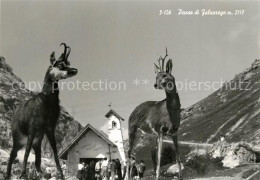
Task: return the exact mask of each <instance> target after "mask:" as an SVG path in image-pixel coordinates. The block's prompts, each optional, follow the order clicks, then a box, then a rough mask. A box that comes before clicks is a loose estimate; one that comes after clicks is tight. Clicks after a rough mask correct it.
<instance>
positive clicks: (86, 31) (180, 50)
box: [0, 0, 260, 130]
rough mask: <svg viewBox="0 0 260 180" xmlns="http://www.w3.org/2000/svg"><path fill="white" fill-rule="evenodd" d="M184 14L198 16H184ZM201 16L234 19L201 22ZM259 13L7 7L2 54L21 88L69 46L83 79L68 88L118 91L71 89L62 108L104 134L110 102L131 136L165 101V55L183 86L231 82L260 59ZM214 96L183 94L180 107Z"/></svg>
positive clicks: (244, 8) (112, 4) (194, 5)
mask: <svg viewBox="0 0 260 180" xmlns="http://www.w3.org/2000/svg"><path fill="white" fill-rule="evenodd" d="M180 9H182V10H183V11H192V12H193V13H195V11H196V10H197V9H198V10H199V12H200V13H199V15H195V14H193V15H179V14H178V13H179V11H180ZM203 9H205V10H206V11H208V10H209V9H210V11H225V12H228V11H230V12H231V13H233V15H223V16H219V15H206V16H202V11H203ZM259 9H260V2H259V1H213V0H211V1H204V0H203V1H196V0H193V1H160V2H159V1H84V0H81V1H77V0H74V1H72V0H71V1H70V0H65V1H58V0H56V1H50V0H49V1H41V0H34V1H13V0H12V1H6V0H2V1H1V28H0V30H1V36H0V38H1V41H0V43H1V44H0V54H1V56H4V57H5V59H6V61H7V63H8V64H10V65H11V66H12V67H13V71H14V73H15V74H16V75H18V76H19V77H20V78H21V79H22V80H23V81H25V82H26V83H29V82H42V81H43V78H44V74H45V72H46V70H47V68H48V66H49V65H50V61H49V57H50V54H51V52H52V51H55V52H56V56H57V57H58V56H59V55H60V53H61V52H62V48H61V47H59V45H60V43H61V42H65V43H66V44H67V45H69V46H70V47H71V54H70V57H69V60H70V62H71V66H72V67H75V68H77V69H78V74H77V75H76V76H75V77H73V78H70V79H66V80H62V82H68V81H69V82H74V83H76V82H77V81H78V82H81V83H82V82H87V83H93V82H101V81H102V82H103V84H102V85H104V84H105V83H107V84H108V87H109V86H111V87H112V85H115V84H116V85H117V88H116V89H115V90H114V89H112V88H108V89H106V88H105V85H104V86H103V87H102V88H100V87H99V88H97V86H95V88H90V89H87V90H86V89H85V90H82V89H81V90H80V89H73V90H71V89H69V88H68V87H67V86H68V84H67V86H65V88H63V89H62V91H61V93H60V99H61V104H62V105H63V106H64V107H65V108H66V109H67V110H68V111H69V112H70V113H71V114H72V115H73V117H74V118H75V119H76V120H77V121H79V122H80V123H81V124H82V125H83V126H85V125H86V124H87V123H91V124H92V125H93V126H95V127H97V128H101V129H102V128H103V129H104V128H106V126H105V125H104V124H105V123H106V122H107V119H106V118H105V117H104V115H105V114H106V113H107V112H108V110H109V107H108V104H109V103H110V102H111V103H112V108H113V109H114V110H115V111H116V112H117V113H118V114H120V115H121V116H122V117H123V118H125V121H124V122H123V127H124V130H126V129H127V120H128V117H129V115H130V114H131V112H132V111H133V110H134V108H135V107H136V106H138V105H139V104H140V103H142V102H145V101H148V100H154V101H160V100H163V99H164V98H165V93H164V91H158V90H156V89H155V88H154V86H153V84H154V82H155V77H156V74H155V73H154V69H153V63H156V62H157V58H158V56H160V55H161V56H164V55H165V47H167V49H168V55H169V58H171V59H173V70H172V75H173V76H174V77H175V79H176V81H178V82H180V83H182V85H183V84H185V82H186V83H190V82H193V81H194V82H195V83H198V82H220V81H228V80H231V79H232V78H233V77H234V76H235V74H237V73H239V72H242V71H243V70H244V69H245V68H247V67H249V66H250V65H251V63H252V62H253V61H254V60H255V59H257V58H259V57H260V48H259V47H260V46H259V45H260V36H259V32H260V31H259V30H260V23H259V22H260V21H259V18H260V11H259ZM236 10H240V11H238V14H237V15H235V12H236ZM160 12H164V13H165V14H162V15H160ZM167 13H168V15H167ZM169 13H170V14H169ZM134 80H138V81H135V82H139V84H134ZM145 82H146V83H145ZM120 83H121V85H122V83H123V85H124V86H120V85H119V84H120ZM111 84H112V85H111ZM95 85H96V84H95ZM113 87H114V86H113ZM119 87H121V89H120V88H119ZM181 87H182V86H181ZM36 90H39V89H36ZM215 90H216V89H215V88H213V87H212V88H210V89H205V88H198V87H197V89H191V88H179V94H180V99H181V104H182V107H183V108H186V107H189V106H190V105H192V104H194V103H196V102H198V101H199V100H201V99H203V98H205V97H206V96H208V95H209V94H211V93H212V92H214V91H215Z"/></svg>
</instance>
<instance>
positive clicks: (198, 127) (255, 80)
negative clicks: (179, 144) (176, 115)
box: [179, 60, 260, 145]
mask: <svg viewBox="0 0 260 180" xmlns="http://www.w3.org/2000/svg"><path fill="white" fill-rule="evenodd" d="M259 87H260V60H255V61H254V63H253V64H252V65H251V67H250V68H247V69H246V70H245V71H244V72H242V73H240V74H238V75H236V76H235V78H234V79H233V80H231V81H230V82H226V83H224V86H223V87H222V88H220V89H219V90H217V91H216V92H214V93H212V94H211V95H209V96H208V97H206V98H205V99H203V100H201V101H199V102H198V103H196V104H194V105H192V106H191V107H189V108H187V109H185V110H184V111H183V112H182V124H181V128H180V131H179V134H180V139H181V140H183V141H194V142H207V143H213V142H216V141H217V140H219V138H220V136H221V135H222V136H225V139H226V140H227V141H228V142H239V141H246V142H249V143H252V144H253V145H257V144H259V142H260V130H259V129H260V121H259V120H260V88H259Z"/></svg>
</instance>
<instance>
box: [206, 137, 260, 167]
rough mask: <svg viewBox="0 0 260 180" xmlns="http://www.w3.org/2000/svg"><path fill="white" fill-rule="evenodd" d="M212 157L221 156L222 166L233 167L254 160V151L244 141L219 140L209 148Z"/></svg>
mask: <svg viewBox="0 0 260 180" xmlns="http://www.w3.org/2000/svg"><path fill="white" fill-rule="evenodd" d="M209 154H210V155H211V156H212V157H213V158H217V157H220V158H223V160H222V163H223V166H224V167H228V168H234V167H237V166H239V165H242V164H245V163H254V162H256V159H257V157H256V152H254V151H253V149H252V148H251V147H250V145H248V144H246V143H241V142H240V143H231V144H228V143H227V142H226V141H223V142H221V141H219V142H217V143H215V144H214V145H213V147H212V148H211V149H210V150H209Z"/></svg>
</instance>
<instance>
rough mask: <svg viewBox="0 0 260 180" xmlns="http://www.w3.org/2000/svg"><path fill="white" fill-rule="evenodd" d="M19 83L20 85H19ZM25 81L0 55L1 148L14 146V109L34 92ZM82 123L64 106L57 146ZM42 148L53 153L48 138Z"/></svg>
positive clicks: (72, 134)
mask: <svg viewBox="0 0 260 180" xmlns="http://www.w3.org/2000/svg"><path fill="white" fill-rule="evenodd" d="M18 84H19V86H18ZM23 85H24V83H23V81H22V80H21V79H20V78H19V77H17V76H16V75H15V74H14V73H13V71H12V68H11V67H10V66H9V65H8V64H7V63H6V62H5V59H4V58H3V57H0V148H2V149H9V148H10V147H12V139H11V131H10V127H11V122H12V114H13V110H14V109H15V107H16V106H17V105H19V104H20V102H22V101H24V100H26V99H29V98H30V97H31V96H32V95H33V92H30V91H28V90H26V89H25V88H20V87H23ZM81 128H82V125H81V124H80V123H78V122H77V121H75V120H74V119H73V118H72V117H71V116H70V115H69V113H68V112H67V111H66V109H65V108H63V107H62V110H61V115H60V118H59V122H58V125H57V128H56V139H57V147H58V149H59V150H61V149H62V148H63V147H65V146H66V145H67V144H68V143H69V142H70V141H71V140H72V138H73V137H74V136H75V135H76V134H77V133H78V132H79V131H80V130H81ZM42 144H43V146H42V150H43V152H44V155H45V156H50V155H51V152H52V151H51V148H50V146H49V143H48V141H47V140H46V138H44V140H43V143H42Z"/></svg>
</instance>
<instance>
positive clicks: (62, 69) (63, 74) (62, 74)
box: [48, 43, 78, 81]
mask: <svg viewBox="0 0 260 180" xmlns="http://www.w3.org/2000/svg"><path fill="white" fill-rule="evenodd" d="M62 45H63V46H64V52H63V53H62V54H61V56H60V57H59V59H57V60H56V58H55V52H53V53H52V54H51V56H50V63H51V66H50V67H49V71H48V72H49V75H50V77H51V79H52V80H53V81H59V80H60V79H66V78H69V77H72V76H75V75H76V74H77V73H78V70H77V69H75V68H72V67H70V62H69V61H68V57H69V54H70V47H69V46H67V45H66V44H65V43H61V45H60V46H62Z"/></svg>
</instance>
